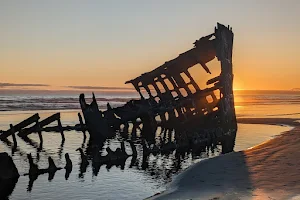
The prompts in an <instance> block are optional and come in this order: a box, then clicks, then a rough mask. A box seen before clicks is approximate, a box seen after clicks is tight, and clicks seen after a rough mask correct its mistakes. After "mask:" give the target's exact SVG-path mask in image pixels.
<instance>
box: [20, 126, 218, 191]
mask: <svg viewBox="0 0 300 200" xmlns="http://www.w3.org/2000/svg"><path fill="white" fill-rule="evenodd" d="M158 131H160V133H158V134H156V137H155V138H154V139H153V138H152V137H151V138H146V137H143V134H142V129H141V128H136V130H135V131H133V132H135V133H133V135H132V133H128V128H126V126H124V128H123V129H122V130H117V134H116V137H115V138H113V139H109V140H107V141H105V142H103V143H101V144H99V143H97V144H95V143H91V142H90V141H89V140H88V143H87V144H85V141H84V138H83V142H82V140H81V141H80V142H78V144H77V147H76V148H75V147H74V148H73V149H74V150H73V152H72V151H70V146H69V145H70V144H69V143H68V139H70V138H72V137H74V135H72V136H71V134H70V138H68V134H66V140H65V141H62V142H61V143H60V145H59V146H58V147H57V149H58V151H56V150H54V151H53V149H51V150H49V149H47V145H48V144H49V139H48V140H44V144H43V143H40V144H38V143H37V142H35V141H34V140H33V139H31V138H28V137H27V138H23V141H24V142H25V143H26V144H28V145H29V146H30V147H31V148H32V147H33V148H34V150H35V151H34V154H33V155H36V158H35V159H33V157H32V154H31V153H29V154H27V159H26V162H28V163H29V170H28V171H27V170H26V172H28V173H26V174H25V176H28V178H29V182H28V186H27V191H28V192H32V191H33V190H34V183H35V181H36V180H37V179H38V177H39V176H40V175H44V174H48V181H49V182H51V181H53V182H55V174H56V172H57V171H58V170H61V169H62V168H61V167H59V166H60V165H61V163H62V162H61V160H62V159H63V156H62V154H63V153H65V155H64V157H65V159H64V161H65V162H64V163H65V165H63V169H64V170H65V172H64V179H65V180H69V179H70V177H72V176H71V172H72V169H73V167H74V166H73V164H72V160H73V159H76V157H75V156H79V158H80V159H79V160H80V161H79V163H78V165H77V164H76V167H78V176H76V177H78V179H79V180H81V181H80V182H83V181H84V180H85V179H86V177H87V175H86V173H87V171H88V170H87V169H88V168H89V167H91V169H92V176H93V177H97V176H98V175H99V172H100V168H101V166H103V165H104V166H105V168H106V171H107V172H109V171H111V169H112V167H116V168H117V169H120V170H121V171H123V170H131V171H133V170H135V171H141V172H142V173H143V174H145V175H146V176H148V177H149V178H150V179H156V180H160V181H161V180H163V181H164V182H169V181H170V179H171V177H172V175H173V174H175V173H178V172H179V171H181V170H182V169H184V168H185V167H187V166H188V165H189V163H187V161H188V160H191V159H198V158H203V157H207V156H209V155H210V156H211V155H214V154H212V153H210V154H208V153H207V151H206V150H208V149H212V150H213V149H214V148H216V149H217V152H219V149H218V147H217V146H216V145H214V144H213V140H205V138H203V139H204V140H202V141H200V140H199V141H198V143H197V144H198V145H191V144H194V143H191V142H190V141H188V140H187V139H186V138H184V137H182V138H177V141H176V142H178V143H181V145H180V146H178V145H177V143H176V142H175V138H174V135H175V134H174V130H172V129H169V130H168V129H160V130H157V132H158ZM49 137H50V136H49ZM51 137H53V136H51ZM60 141H61V140H60ZM194 142H195V141H194ZM182 144H183V145H182ZM65 145H66V147H65ZM71 145H72V144H71ZM45 146H46V147H45ZM21 147H22V146H21ZM65 148H66V149H67V151H69V152H65V151H66V149H65ZM75 149H76V151H77V152H78V153H75ZM113 149H114V150H113ZM17 152H22V151H21V150H20V149H19V147H18V148H17ZM35 152H36V154H35ZM69 153H70V155H72V156H70V155H69ZM25 155H26V153H25ZM21 157H24V152H23V153H21ZM46 158H48V160H47V161H48V167H43V166H44V164H43V162H44V160H45V159H46ZM71 159H72V160H71ZM73 161H74V160H73ZM127 161H128V162H127ZM188 162H190V161H188ZM55 163H58V165H56V164H55ZM39 166H41V168H39ZM88 177H89V176H88ZM120 178H122V177H120ZM38 190H40V189H37V191H36V192H38Z"/></svg>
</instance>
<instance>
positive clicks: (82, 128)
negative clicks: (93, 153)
mask: <svg viewBox="0 0 300 200" xmlns="http://www.w3.org/2000/svg"><path fill="white" fill-rule="evenodd" d="M78 118H79V123H80V127H81V131H82V133H83V141H84V142H85V140H86V134H85V128H84V124H83V120H82V117H81V114H80V113H78Z"/></svg>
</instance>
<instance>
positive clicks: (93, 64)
mask: <svg viewBox="0 0 300 200" xmlns="http://www.w3.org/2000/svg"><path fill="white" fill-rule="evenodd" d="M299 11H300V1H297V0H287V1H279V0H268V1H267V0H259V1H258V0H257V1H256V0H252V1H246V0H228V1H218V0H209V1H207V0H205V1H202V0H186V1H182V0H180V1H177V0H172V1H171V0H159V1H158V0H152V1H143V0H127V1H123V0H119V1H114V0H111V1H101V0H98V1H96V0H85V1H76V0H73V1H69V0H64V1H61V0H59V1H56V0H51V1H46V0H42V1H40V0H36V1H32V0H27V1H21V0H19V1H17V0H1V1H0V29H1V34H0V89H1V88H2V89H3V88H18V89H22V88H26V87H30V88H47V87H51V88H52V89H61V88H66V87H69V88H71V87H86V86H88V87H105V88H110V87H111V88H120V87H130V86H127V85H124V82H125V81H127V80H130V79H132V78H134V77H136V76H138V75H140V74H142V73H144V72H146V71H150V70H152V69H154V68H156V67H158V66H159V65H161V64H163V63H164V62H165V61H167V60H170V59H173V58H175V57H177V56H178V55H179V54H180V53H182V52H184V51H187V50H189V49H190V48H192V47H193V42H194V41H195V40H197V39H199V38H200V37H202V36H205V35H208V34H210V33H212V32H213V31H214V26H215V25H216V23H217V22H220V23H223V24H225V25H228V24H229V25H230V26H232V27H233V32H234V34H235V36H234V51H233V71H234V88H235V89H254V90H257V89H271V90H289V89H292V88H299V87H300V78H299V77H300V68H299V66H300V59H299V57H300V54H299V47H300V37H299V36H300V26H299V19H300V12H299ZM212 67H213V68H215V67H218V66H215V63H214V64H213V66H212ZM198 68H199V69H197V70H199V73H198V71H197V70H196V75H197V73H198V74H199V75H200V74H201V73H202V72H200V71H203V69H202V68H201V67H198ZM196 79H197V81H201V80H202V79H201V77H198V76H197V77H196Z"/></svg>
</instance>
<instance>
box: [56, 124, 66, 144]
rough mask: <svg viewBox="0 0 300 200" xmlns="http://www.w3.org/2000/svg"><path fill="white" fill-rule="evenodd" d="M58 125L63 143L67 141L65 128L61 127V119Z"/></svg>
mask: <svg viewBox="0 0 300 200" xmlns="http://www.w3.org/2000/svg"><path fill="white" fill-rule="evenodd" d="M57 125H58V129H59V131H60V134H61V139H62V142H64V141H65V135H64V130H63V127H62V125H61V121H60V119H58V120H57Z"/></svg>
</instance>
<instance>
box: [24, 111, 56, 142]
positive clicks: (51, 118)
mask: <svg viewBox="0 0 300 200" xmlns="http://www.w3.org/2000/svg"><path fill="white" fill-rule="evenodd" d="M59 119H60V113H55V114H53V115H51V116H49V117H47V118H46V119H44V120H42V121H40V122H38V123H36V124H35V125H34V126H32V127H30V128H26V129H23V130H22V132H20V133H19V134H18V135H19V136H20V137H24V136H28V135H29V134H31V133H33V132H38V131H39V129H41V128H43V127H44V126H46V125H48V124H50V123H52V122H54V121H57V120H59Z"/></svg>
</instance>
